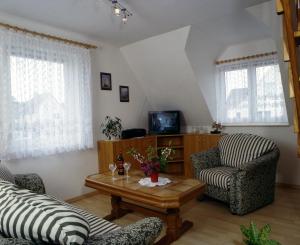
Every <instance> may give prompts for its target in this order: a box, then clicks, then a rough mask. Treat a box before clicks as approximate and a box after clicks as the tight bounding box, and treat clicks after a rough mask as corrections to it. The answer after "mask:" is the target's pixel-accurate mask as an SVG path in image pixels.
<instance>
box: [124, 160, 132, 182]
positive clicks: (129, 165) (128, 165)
mask: <svg viewBox="0 0 300 245" xmlns="http://www.w3.org/2000/svg"><path fill="white" fill-rule="evenodd" d="M130 167H131V163H130V162H125V163H124V169H125V171H126V177H127V178H128V177H129V175H128V172H129V169H130Z"/></svg>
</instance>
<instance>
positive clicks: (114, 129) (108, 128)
mask: <svg viewBox="0 0 300 245" xmlns="http://www.w3.org/2000/svg"><path fill="white" fill-rule="evenodd" d="M101 128H102V133H103V134H105V136H106V137H107V138H108V139H109V140H111V139H113V138H120V136H121V131H122V124H121V119H120V118H118V117H115V118H112V117H110V116H106V117H105V122H104V123H102V124H101Z"/></svg>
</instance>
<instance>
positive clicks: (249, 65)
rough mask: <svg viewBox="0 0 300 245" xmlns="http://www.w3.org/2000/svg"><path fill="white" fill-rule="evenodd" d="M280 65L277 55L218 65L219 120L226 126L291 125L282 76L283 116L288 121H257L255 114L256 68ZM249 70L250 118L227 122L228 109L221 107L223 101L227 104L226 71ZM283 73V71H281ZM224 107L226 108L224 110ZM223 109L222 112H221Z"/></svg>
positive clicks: (217, 98)
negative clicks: (243, 120)
mask: <svg viewBox="0 0 300 245" xmlns="http://www.w3.org/2000/svg"><path fill="white" fill-rule="evenodd" d="M270 65H273V66H276V65H278V66H279V63H278V60H277V57H271V58H265V59H263V60H262V59H257V60H252V61H248V62H245V61H244V62H235V63H233V64H229V65H228V64H225V65H218V66H217V76H216V96H217V97H216V101H217V103H216V104H217V121H218V122H221V123H222V125H224V126H226V127H231V126H232V127H245V126H257V127H262V126H271V127H272V126H283V127H285V126H290V123H289V117H288V113H287V106H286V101H285V94H284V89H283V85H282V78H281V76H280V80H281V86H282V93H283V101H284V110H285V112H284V114H285V115H283V117H285V118H284V119H286V122H283V121H281V122H275V121H273V122H269V121H264V122H257V121H255V120H256V118H255V117H254V115H256V114H257V106H253V105H254V103H257V79H256V75H257V74H256V73H257V72H256V69H257V68H259V67H264V66H270ZM243 69H246V70H247V90H248V120H247V122H237V121H235V122H228V120H226V122H225V121H224V118H225V119H227V118H228V117H227V115H226V114H227V113H226V112H228V109H227V108H223V110H220V109H219V105H220V104H222V103H225V104H226V81H225V73H226V72H229V71H235V70H243ZM279 72H280V67H279ZM280 75H281V73H280ZM221 77H222V78H221ZM224 109H226V110H225V111H224ZM220 111H221V112H220Z"/></svg>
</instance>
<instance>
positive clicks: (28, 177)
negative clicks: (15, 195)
mask: <svg viewBox="0 0 300 245" xmlns="http://www.w3.org/2000/svg"><path fill="white" fill-rule="evenodd" d="M14 177H15V182H16V185H17V186H19V187H21V188H24V189H28V190H31V191H33V192H36V193H38V194H45V193H46V191H45V186H44V183H43V180H42V178H41V177H40V176H39V175H37V174H16V175H14Z"/></svg>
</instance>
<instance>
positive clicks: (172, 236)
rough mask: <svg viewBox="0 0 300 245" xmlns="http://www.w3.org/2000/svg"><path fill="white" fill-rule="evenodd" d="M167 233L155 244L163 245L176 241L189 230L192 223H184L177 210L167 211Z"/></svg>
mask: <svg viewBox="0 0 300 245" xmlns="http://www.w3.org/2000/svg"><path fill="white" fill-rule="evenodd" d="M166 223H167V231H166V235H165V236H164V237H163V238H161V239H160V240H159V241H158V242H157V243H156V244H157V245H165V244H170V243H172V242H173V241H176V240H177V239H178V238H179V237H181V236H182V234H183V233H185V232H186V231H187V230H189V229H190V228H191V227H192V226H193V223H192V222H191V221H187V220H186V221H184V222H182V219H181V217H180V211H179V209H178V208H174V209H168V210H167V215H166Z"/></svg>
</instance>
